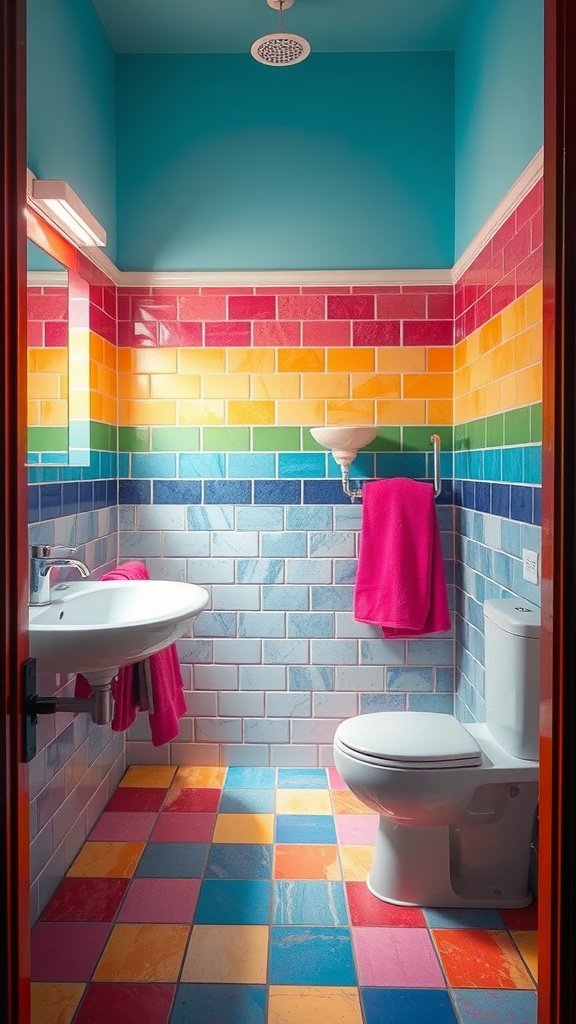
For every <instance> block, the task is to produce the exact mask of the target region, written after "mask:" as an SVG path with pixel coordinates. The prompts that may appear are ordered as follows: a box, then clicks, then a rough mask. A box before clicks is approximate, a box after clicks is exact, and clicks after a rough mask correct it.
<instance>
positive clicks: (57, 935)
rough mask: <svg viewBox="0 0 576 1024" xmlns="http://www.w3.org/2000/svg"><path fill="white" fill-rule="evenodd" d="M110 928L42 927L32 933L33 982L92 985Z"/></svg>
mask: <svg viewBox="0 0 576 1024" xmlns="http://www.w3.org/2000/svg"><path fill="white" fill-rule="evenodd" d="M110 928H111V925H110V924H92V923H90V924H87V923H85V922H83V923H82V924H76V923H74V924H61V923H59V922H58V923H52V922H49V923H46V924H44V923H40V924H37V925H36V926H35V927H34V928H33V929H32V980H33V981H88V979H89V978H90V977H91V976H92V972H93V970H94V967H95V966H96V962H97V960H98V959H99V957H100V953H101V952H102V949H103V947H104V944H105V942H106V940H107V938H108V935H109V934H110Z"/></svg>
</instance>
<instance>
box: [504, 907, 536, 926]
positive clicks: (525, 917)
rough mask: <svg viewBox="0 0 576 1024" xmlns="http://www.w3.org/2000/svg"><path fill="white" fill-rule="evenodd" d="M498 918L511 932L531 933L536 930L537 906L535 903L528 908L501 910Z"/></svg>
mask: <svg viewBox="0 0 576 1024" xmlns="http://www.w3.org/2000/svg"><path fill="white" fill-rule="evenodd" d="M500 916H501V917H502V919H503V921H504V924H505V925H506V927H507V928H510V930H511V931H523V932H531V931H536V930H537V928H538V904H537V903H536V901H534V903H531V904H530V906H529V907H521V908H520V909H519V910H501V911H500Z"/></svg>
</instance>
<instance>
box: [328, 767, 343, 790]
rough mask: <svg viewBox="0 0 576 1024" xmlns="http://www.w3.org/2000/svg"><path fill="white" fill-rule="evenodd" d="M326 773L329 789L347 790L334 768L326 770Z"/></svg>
mask: <svg viewBox="0 0 576 1024" xmlns="http://www.w3.org/2000/svg"><path fill="white" fill-rule="evenodd" d="M327 772H328V780H329V782H330V789H348V786H347V785H346V783H345V782H344V779H343V778H342V777H341V775H340V773H339V772H338V770H337V769H336V768H332V767H330V768H328V769H327Z"/></svg>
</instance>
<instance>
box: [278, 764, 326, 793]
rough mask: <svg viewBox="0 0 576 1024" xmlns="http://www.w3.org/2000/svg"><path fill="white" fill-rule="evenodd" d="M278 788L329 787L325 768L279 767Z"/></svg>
mask: <svg viewBox="0 0 576 1024" xmlns="http://www.w3.org/2000/svg"><path fill="white" fill-rule="evenodd" d="M278 789H328V777H327V775H326V769H325V768H279V769H278Z"/></svg>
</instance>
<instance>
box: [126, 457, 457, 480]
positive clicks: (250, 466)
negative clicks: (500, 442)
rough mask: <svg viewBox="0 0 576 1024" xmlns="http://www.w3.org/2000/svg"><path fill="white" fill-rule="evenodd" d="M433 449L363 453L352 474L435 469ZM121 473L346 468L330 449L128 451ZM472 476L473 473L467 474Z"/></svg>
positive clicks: (209, 474)
mask: <svg viewBox="0 0 576 1024" xmlns="http://www.w3.org/2000/svg"><path fill="white" fill-rule="evenodd" d="M432 459H433V456H432V454H431V453H428V452H387V453H366V452H362V453H360V454H359V455H358V456H357V458H356V459H355V460H354V462H353V464H352V466H351V468H350V476H351V478H352V479H373V478H377V479H381V478H387V477H394V476H407V477H414V478H415V479H421V478H426V477H430V476H432V474H433V465H432ZM118 465H119V475H120V476H121V477H126V478H130V479H133V480H147V479H156V480H159V479H163V480H172V479H178V480H206V479H214V480H236V479H266V478H269V479H272V480H277V479H281V480H282V479H296V480H317V479H326V478H334V479H339V478H340V475H341V471H340V467H339V466H338V465H337V464H336V463H335V461H334V459H332V458H329V457H328V455H327V453H324V452H296V453H294V452H285V453H279V454H277V455H276V454H274V453H258V452H241V453H237V452H229V453H220V452H183V453H177V452H133V453H128V452H123V453H121V454H120V456H119V463H118ZM441 468H442V475H443V476H444V477H447V478H448V479H449V478H451V477H452V469H453V461H452V453H451V452H444V453H443V454H442V463H441ZM461 475H463V476H466V475H467V474H465V473H463V474H461Z"/></svg>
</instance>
